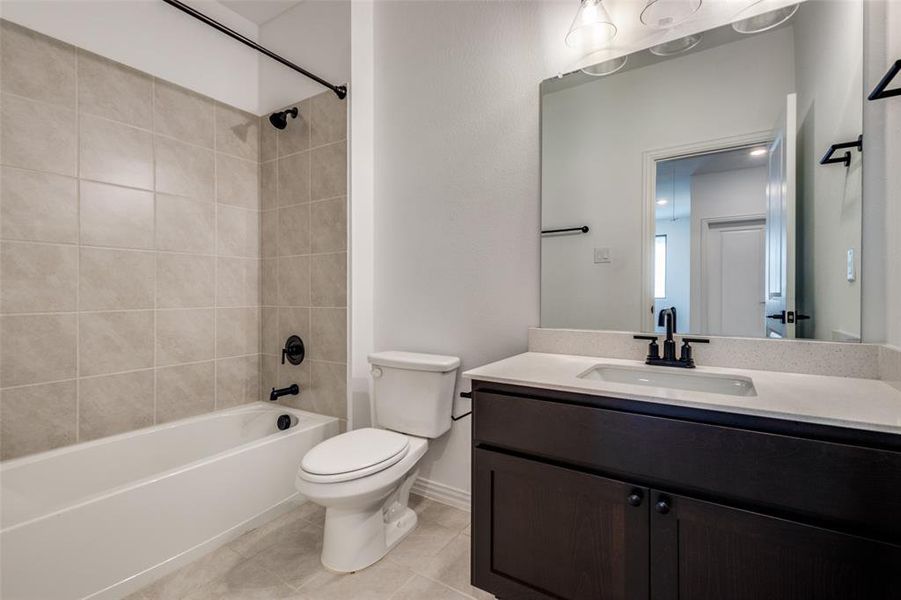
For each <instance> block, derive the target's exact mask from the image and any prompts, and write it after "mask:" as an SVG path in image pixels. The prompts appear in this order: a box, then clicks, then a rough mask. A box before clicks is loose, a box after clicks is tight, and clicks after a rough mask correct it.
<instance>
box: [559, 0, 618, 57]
mask: <svg viewBox="0 0 901 600" xmlns="http://www.w3.org/2000/svg"><path fill="white" fill-rule="evenodd" d="M615 36H616V25H614V24H613V20H612V19H611V18H610V14H609V13H608V12H607V9H606V8H604V5H603V4H601V0H582V2H581V4H579V10H578V12H576V18H575V19H573V23H572V25H570V26H569V32H567V34H566V39H565V41H566V45H567V46H569V47H570V48H577V49H579V50H582V51H583V52H591V51H592V50H598V49H600V48H603V47H604V46H606V45H607V44H609V43H610V42H611V41H612V40H613V38H614V37H615Z"/></svg>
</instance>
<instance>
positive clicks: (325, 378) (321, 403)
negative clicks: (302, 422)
mask: <svg viewBox="0 0 901 600" xmlns="http://www.w3.org/2000/svg"><path fill="white" fill-rule="evenodd" d="M310 373H311V376H312V377H311V380H310V389H309V395H310V396H312V398H313V406H315V407H316V410H315V412H317V413H320V414H325V415H331V416H333V417H338V418H339V419H346V418H347V365H345V364H343V363H327V362H320V361H318V360H313V361H310Z"/></svg>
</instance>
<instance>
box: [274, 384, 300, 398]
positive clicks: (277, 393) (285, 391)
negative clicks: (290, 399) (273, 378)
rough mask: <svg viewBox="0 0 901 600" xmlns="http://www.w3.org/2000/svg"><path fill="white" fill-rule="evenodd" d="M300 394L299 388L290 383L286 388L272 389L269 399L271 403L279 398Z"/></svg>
mask: <svg viewBox="0 0 901 600" xmlns="http://www.w3.org/2000/svg"><path fill="white" fill-rule="evenodd" d="M299 393H300V386H298V385H297V384H296V383H292V384H291V385H289V386H288V387H284V388H280V389H275V388H272V391H271V392H270V393H269V399H270V400H271V401H273V402H275V401H276V400H278V399H279V398H281V397H282V396H296V395H297V394H299Z"/></svg>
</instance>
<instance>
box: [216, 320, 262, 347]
mask: <svg viewBox="0 0 901 600" xmlns="http://www.w3.org/2000/svg"><path fill="white" fill-rule="evenodd" d="M259 348H260V309H259V308H217V309H216V357H217V358H227V357H229V356H241V355H243V354H257V353H259V351H260V350H259Z"/></svg>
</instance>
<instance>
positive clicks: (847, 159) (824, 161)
mask: <svg viewBox="0 0 901 600" xmlns="http://www.w3.org/2000/svg"><path fill="white" fill-rule="evenodd" d="M845 148H857V151H858V152H863V134H861V135H860V136H858V138H857V139H856V140H855V141H853V142H842V143H841V144H832V145H831V146H829V150H827V151H826V154H825V155H824V156H823V158H821V159H820V164H821V165H831V164H833V163H842V164H844V165H845V166H846V167H849V166H851V153H850V152H845V153H844V154H843V155H842V156H840V157H838V158H835V157H833V156H832V155H833V154H835V151H836V150H844V149H845Z"/></svg>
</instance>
